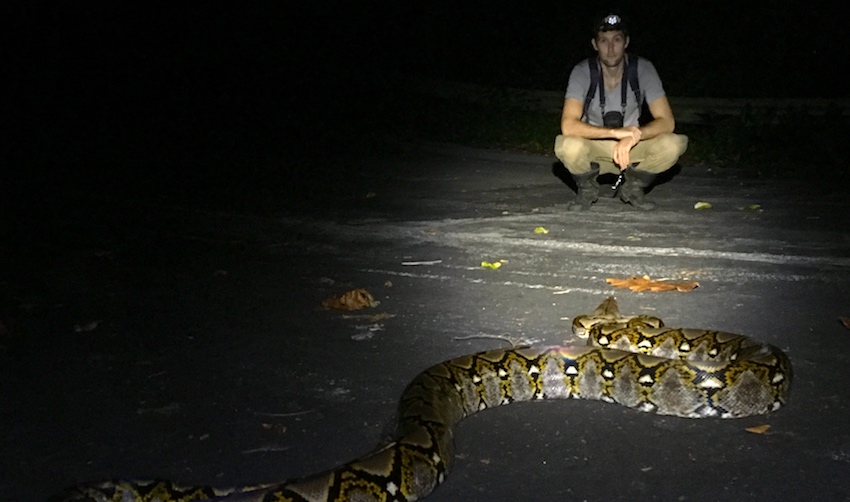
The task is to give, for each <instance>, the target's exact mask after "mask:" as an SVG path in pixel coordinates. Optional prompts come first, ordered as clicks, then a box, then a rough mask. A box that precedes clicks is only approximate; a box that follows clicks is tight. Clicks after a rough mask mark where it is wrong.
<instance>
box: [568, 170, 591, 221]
mask: <svg viewBox="0 0 850 502" xmlns="http://www.w3.org/2000/svg"><path fill="white" fill-rule="evenodd" d="M592 167H593V166H592ZM597 176H599V168H598V167H596V168H595V169H591V170H590V171H588V172H586V173H583V174H572V177H573V179H574V180H575V182H576V187H578V191H577V192H576V198H575V200H573V201H572V202H570V205H569V206H567V209H568V210H570V211H587V210H588V209H590V205H591V204H593V203H594V202H596V200H597V199H598V198H599V183H597V182H596V177H597Z"/></svg>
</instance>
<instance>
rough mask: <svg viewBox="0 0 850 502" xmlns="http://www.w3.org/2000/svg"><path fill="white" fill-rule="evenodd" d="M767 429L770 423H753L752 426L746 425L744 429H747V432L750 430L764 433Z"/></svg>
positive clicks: (755, 432)
mask: <svg viewBox="0 0 850 502" xmlns="http://www.w3.org/2000/svg"><path fill="white" fill-rule="evenodd" d="M769 429H770V425H768V424H761V425H754V426H752V427H747V428H746V429H744V430H745V431H747V432H752V433H753V434H765V433H766V432H767V431H768V430H769Z"/></svg>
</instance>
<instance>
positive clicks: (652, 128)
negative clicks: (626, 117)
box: [640, 117, 676, 140]
mask: <svg viewBox="0 0 850 502" xmlns="http://www.w3.org/2000/svg"><path fill="white" fill-rule="evenodd" d="M675 128H676V121H675V120H673V118H672V117H663V118H657V119H654V120H652V121H651V122H648V123H646V124H644V125H643V126H641V127H640V133H641V140H644V139H651V138H654V137H656V136H660V135H661V134H667V133H671V132H673V130H674V129H675Z"/></svg>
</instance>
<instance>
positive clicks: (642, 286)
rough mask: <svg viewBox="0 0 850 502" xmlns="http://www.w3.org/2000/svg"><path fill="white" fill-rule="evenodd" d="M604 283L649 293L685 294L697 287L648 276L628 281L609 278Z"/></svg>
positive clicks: (682, 282) (634, 277)
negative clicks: (671, 292) (672, 292)
mask: <svg viewBox="0 0 850 502" xmlns="http://www.w3.org/2000/svg"><path fill="white" fill-rule="evenodd" d="M605 282H607V283H608V284H610V285H612V286H614V287H615V288H623V289H630V290H632V291H651V292H653V293H658V292H660V291H679V292H682V293H687V292H690V291H693V290H694V288H697V287H698V286H699V283H698V282H696V281H670V280H652V279H650V278H649V276H648V275H645V276H643V277H638V276H636V275H633V276H631V277H629V278H628V279H617V278H614V277H609V278H607V279H605Z"/></svg>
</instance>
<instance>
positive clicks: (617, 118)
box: [602, 112, 623, 129]
mask: <svg viewBox="0 0 850 502" xmlns="http://www.w3.org/2000/svg"><path fill="white" fill-rule="evenodd" d="M602 124H603V125H604V126H605V127H610V128H612V129H618V128H620V127H623V114H622V113H620V112H607V113H605V115H603V116H602Z"/></svg>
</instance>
